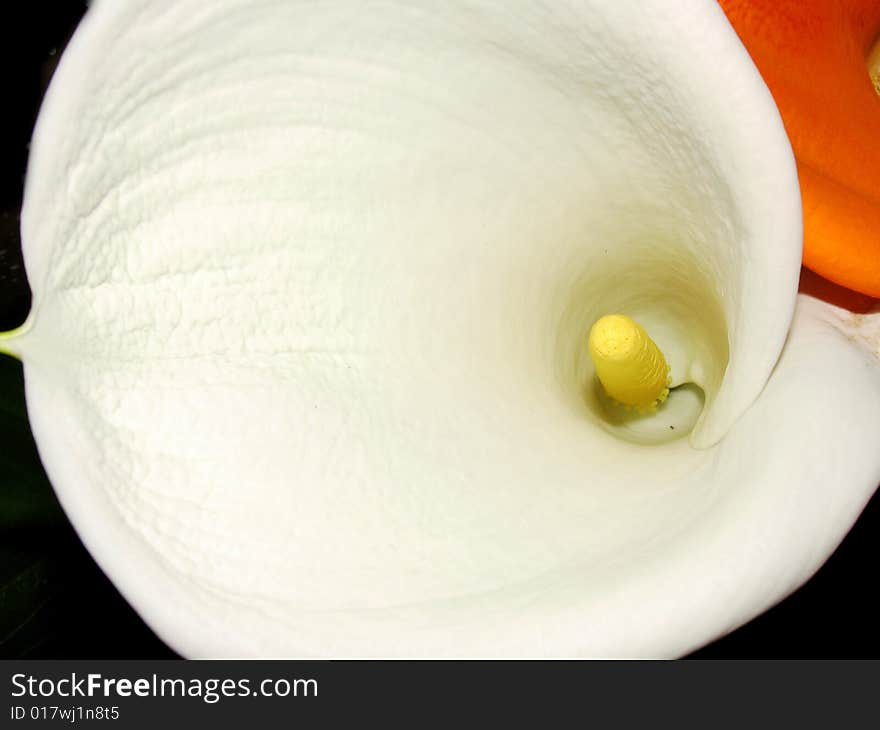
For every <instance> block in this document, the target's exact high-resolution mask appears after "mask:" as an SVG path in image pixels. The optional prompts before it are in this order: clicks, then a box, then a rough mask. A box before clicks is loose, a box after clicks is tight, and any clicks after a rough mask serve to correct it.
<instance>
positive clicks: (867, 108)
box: [719, 0, 880, 297]
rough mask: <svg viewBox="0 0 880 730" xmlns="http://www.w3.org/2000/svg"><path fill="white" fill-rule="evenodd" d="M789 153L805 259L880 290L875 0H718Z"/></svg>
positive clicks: (879, 25)
mask: <svg viewBox="0 0 880 730" xmlns="http://www.w3.org/2000/svg"><path fill="white" fill-rule="evenodd" d="M719 2H720V4H721V6H722V7H723V8H724V11H725V12H726V13H727V16H728V18H729V19H730V22H731V23H732V24H733V26H734V28H735V29H736V31H737V33H738V34H739V35H740V38H741V39H742V40H743V42H744V43H745V45H746V47H747V48H748V50H749V53H750V54H751V55H752V58H753V59H754V61H755V64H756V65H757V66H758V69H759V70H760V71H761V73H762V75H763V76H764V80H765V81H766V83H767V85H768V86H769V87H770V90H771V92H772V93H773V96H774V98H775V99H776V103H777V105H778V106H779V110H780V112H781V113H782V118H783V121H784V122H785V127H786V130H787V132H788V135H789V137H790V139H791V144H792V147H793V148H794V152H795V156H796V157H797V164H798V174H799V177H800V183H801V193H802V197H803V206H804V263H805V264H806V265H807V266H808V267H809V268H811V269H813V270H814V271H816V272H818V273H819V274H821V275H822V276H824V277H826V278H828V279H831V280H832V281H834V282H837V283H838V284H842V285H844V286H847V287H850V288H852V289H855V290H857V291H860V292H863V293H865V294H870V295H872V296H875V297H876V296H880V95H878V91H877V88H876V85H877V84H880V80H878V79H880V53H878V51H877V46H876V43H877V39H878V35H880V2H878V1H877V0H719Z"/></svg>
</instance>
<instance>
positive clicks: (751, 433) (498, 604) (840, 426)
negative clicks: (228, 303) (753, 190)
mask: <svg viewBox="0 0 880 730" xmlns="http://www.w3.org/2000/svg"><path fill="white" fill-rule="evenodd" d="M798 299H799V307H798V311H797V315H796V318H795V322H794V325H793V328H792V332H791V335H790V337H789V340H788V343H787V345H786V348H785V350H784V351H783V355H782V357H781V359H780V361H779V363H778V364H777V367H776V369H775V370H774V373H773V376H772V377H771V379H770V382H769V383H768V385H767V387H766V389H765V390H764V393H763V394H762V396H761V398H760V399H759V400H758V401H757V402H756V403H755V404H754V406H753V407H752V408H751V409H750V410H749V411H748V412H747V413H746V415H745V416H744V417H743V419H741V421H740V422H739V423H737V424H736V426H734V428H733V429H732V431H731V432H730V433H729V434H728V435H727V437H726V438H725V439H724V441H723V442H722V444H721V445H720V446H719V450H718V457H717V458H718V460H719V461H720V462H722V463H723V464H724V466H723V467H719V472H718V473H717V475H716V477H715V479H714V480H713V484H712V485H711V486H712V488H713V491H715V492H719V493H720V492H724V493H725V494H724V498H723V500H722V501H720V502H719V503H718V504H716V505H714V506H713V508H712V509H711V510H710V511H708V512H707V513H706V514H704V515H702V516H701V521H700V524H699V526H698V528H697V529H694V530H692V531H690V532H687V533H685V534H683V535H681V536H680V537H679V539H677V540H674V541H672V542H671V543H670V544H667V545H664V546H662V549H660V550H657V551H655V552H646V553H645V554H644V557H643V561H642V562H641V564H640V565H639V566H638V571H636V572H634V573H633V574H630V575H627V576H625V577H624V578H623V579H621V580H618V579H617V577H616V576H613V575H609V576H606V580H605V581H603V582H602V583H601V584H598V586H597V587H598V590H597V591H585V590H584V585H583V584H582V583H581V582H579V580H578V574H577V571H572V572H571V574H570V575H568V576H564V577H563V578H562V579H560V580H559V581H558V582H557V583H556V584H555V585H554V584H553V583H552V582H551V583H550V584H549V588H548V585H542V584H540V583H538V584H536V585H535V586H534V587H533V590H532V591H531V592H530V591H529V590H528V586H526V590H523V591H522V592H520V593H519V595H517V594H513V595H505V594H503V593H500V594H496V595H494V596H493V595H487V596H485V597H480V598H478V599H475V600H474V601H473V602H472V604H468V603H467V602H459V603H456V602H451V603H450V605H448V606H444V607H443V608H442V610H441V611H439V612H438V615H437V616H436V617H432V618H433V619H434V621H436V623H434V621H428V620H426V617H425V615H424V613H423V612H422V611H420V610H419V607H402V608H399V609H395V610H390V611H387V612H372V615H367V616H365V617H362V618H360V619H358V617H356V616H352V615H346V614H331V615H329V616H326V617H322V618H323V620H322V621H318V622H316V621H315V618H316V617H313V616H292V617H286V618H285V619H279V618H277V617H276V618H275V619H274V620H272V621H271V622H270V625H274V630H275V632H276V633H275V634H274V635H273V634H272V633H271V632H270V633H264V634H263V635H262V636H260V637H259V638H255V637H253V636H248V635H247V634H248V627H249V626H253V625H261V624H265V623H266V621H267V617H266V616H265V614H263V613H262V612H261V611H260V610H259V608H258V607H252V608H249V609H248V610H247V611H245V612H243V613H242V614H239V615H230V614H229V613H228V612H227V611H226V610H224V608H225V606H224V603H223V600H222V599H220V600H218V599H217V598H216V597H214V596H211V595H210V594H205V593H204V592H200V591H196V590H194V589H193V585H192V584H191V583H190V582H189V581H188V580H187V578H186V576H183V575H176V574H175V573H174V571H172V570H169V566H168V565H167V564H166V563H165V562H164V561H163V560H161V559H160V558H159V557H158V556H157V555H156V553H155V552H154V551H153V550H151V549H150V548H149V547H148V546H147V545H146V544H145V543H144V542H143V541H142V540H141V539H140V538H139V537H138V535H137V533H135V532H133V531H132V530H131V529H130V528H129V527H128V526H127V525H126V524H124V523H123V522H121V521H120V519H119V513H118V510H117V508H116V507H115V506H114V504H113V503H112V502H111V501H110V500H109V499H108V496H107V492H106V491H105V489H104V488H103V486H102V485H100V484H97V483H94V482H92V481H90V480H89V478H88V471H87V470H84V469H83V465H82V464H81V463H80V462H79V461H78V460H77V459H76V458H75V457H74V455H73V454H72V452H71V450H70V442H69V438H66V437H69V432H67V429H66V428H65V426H66V421H67V413H65V411H66V409H63V408H62V410H61V411H60V412H59V405H60V404H63V405H66V403H67V399H68V395H67V394H66V393H65V392H64V389H63V387H62V388H59V387H57V386H55V384H54V383H53V382H52V381H51V380H48V381H44V380H43V379H41V378H40V373H39V372H33V370H31V369H28V371H27V389H28V390H27V393H28V403H29V412H30V414H31V419H32V427H33V429H34V433H35V436H36V438H37V441H38V443H39V444H40V452H41V455H42V456H43V459H44V464H45V465H46V468H47V471H48V472H49V476H50V479H51V480H52V483H53V484H61V485H64V488H63V489H61V490H59V491H58V495H59V498H60V500H61V502H62V504H63V506H64V509H65V511H66V512H67V513H68V515H69V516H70V518H71V520H72V522H73V524H74V525H75V526H76V528H77V531H78V533H79V535H80V536H81V537H82V539H83V542H84V543H85V545H86V547H87V548H88V549H89V551H90V552H91V553H92V555H93V556H95V558H96V560H98V562H99V564H100V565H101V567H102V568H103V569H104V570H105V571H106V572H107V574H108V575H109V576H110V578H111V579H112V580H113V582H114V584H115V585H116V586H117V587H118V588H119V590H120V591H121V592H122V593H123V595H124V596H126V598H127V599H128V600H129V601H130V602H131V604H132V605H133V606H134V607H135V608H136V609H137V610H138V612H139V613H140V614H141V616H142V617H143V618H144V619H145V620H146V621H147V622H148V623H149V625H150V626H151V627H152V628H153V629H154V630H155V631H156V632H157V634H158V635H159V636H160V637H161V638H162V639H163V640H165V641H166V642H167V643H168V644H169V645H170V646H172V647H173V648H175V649H176V650H177V651H179V652H181V653H182V654H184V655H185V656H188V657H230V656H264V657H270V656H278V657H310V656H535V655H540V656H560V657H563V656H569V657H598V656H612V657H628V656H633V657H637V656H641V657H645V656H648V657H675V656H681V655H683V654H685V653H687V652H689V651H690V650H693V649H696V648H698V647H700V646H701V645H703V644H705V643H707V642H709V641H711V640H712V639H714V638H716V637H718V636H721V635H723V634H725V633H727V632H729V631H732V630H733V629H735V628H737V627H738V626H740V625H742V624H743V623H745V622H747V621H748V620H750V619H751V618H753V617H754V616H756V615H758V614H759V613H761V612H762V611H763V610H765V609H767V608H769V607H770V606H772V605H774V604H775V603H777V602H778V601H779V600H781V599H782V598H784V597H785V596H787V595H788V594H789V593H791V592H792V591H794V590H795V589H796V588H798V587H799V586H800V585H802V584H803V583H804V582H805V581H806V580H807V579H808V578H810V577H811V576H812V575H813V573H814V572H815V571H816V570H817V569H818V568H819V567H820V566H821V565H822V564H823V563H824V562H825V560H826V559H827V558H828V557H829V556H830V554H831V553H832V552H833V551H834V549H835V548H836V547H837V545H838V544H839V543H840V541H841V540H842V538H843V537H844V536H845V534H846V533H847V532H848V531H849V529H850V527H851V526H852V524H853V523H854V522H855V520H856V518H857V517H858V515H859V513H860V512H861V510H862V509H863V507H864V506H865V504H866V503H867V501H868V500H869V499H870V497H871V495H872V494H873V492H874V490H875V489H876V487H877V484H878V482H880V457H878V455H877V449H876V443H877V436H876V434H877V433H878V429H880V367H878V362H877V353H871V352H870V351H869V350H868V349H867V348H863V347H861V346H859V345H855V344H853V343H852V341H851V340H850V336H851V332H847V331H846V330H843V329H841V327H840V319H841V318H844V319H845V318H846V314H847V313H845V312H842V311H841V310H837V309H836V308H833V307H831V306H830V305H827V304H825V303H823V302H819V301H817V300H814V299H811V298H809V297H806V296H803V295H801V296H799V297H798ZM874 316H875V318H880V315H874ZM875 324H876V322H875ZM875 336H876V335H875ZM832 383H833V384H837V387H830V384H832ZM808 455H809V456H808ZM817 455H819V456H821V458H816V457H817ZM72 457H74V458H72ZM755 464H758V465H760V474H758V475H756V476H755V478H753V479H749V478H740V479H736V476H738V473H739V472H745V473H746V474H748V472H749V471H750V468H751V469H754V468H755V467H754V465H755Z"/></svg>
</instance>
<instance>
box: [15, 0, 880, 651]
mask: <svg viewBox="0 0 880 730" xmlns="http://www.w3.org/2000/svg"><path fill="white" fill-rule="evenodd" d="M22 234H23V242H24V254H25V262H26V266H27V271H28V277H29V280H30V283H31V286H32V290H33V294H34V306H33V311H32V313H31V316H30V317H29V319H28V321H27V322H26V324H25V326H24V327H23V328H21V330H20V331H19V332H17V333H16V336H15V337H12V338H10V339H8V340H6V341H5V342H4V347H6V348H7V349H9V350H11V351H14V352H16V353H17V354H19V355H20V356H21V357H22V359H23V361H24V367H25V379H26V388H27V398H28V409H29V413H30V417H31V421H32V425H33V430H34V435H35V438H36V441H37V444H38V447H39V450H40V454H41V457H42V459H43V461H44V464H45V467H46V470H47V472H48V474H49V476H50V479H51V480H52V483H53V485H54V486H55V489H56V490H57V493H58V496H59V498H60V500H61V502H62V504H63V506H64V508H65V509H66V511H67V513H68V514H69V515H70V518H71V520H72V521H73V523H74V525H75V526H76V528H77V530H78V531H79V534H80V535H81V537H82V539H83V541H84V542H85V544H86V546H87V547H88V548H89V550H90V551H91V552H92V554H93V555H94V557H95V558H96V560H97V561H98V563H99V564H100V565H101V566H102V567H103V569H104V570H105V571H106V572H107V573H108V575H109V576H110V577H111V578H112V580H113V581H114V582H115V584H116V585H117V586H118V587H119V589H120V590H121V591H122V593H123V594H124V595H125V596H126V597H127V599H128V600H129V601H130V602H131V603H132V605H133V606H135V608H136V609H137V610H138V611H139V612H140V613H141V614H142V615H143V617H144V618H145V619H146V620H147V622H148V623H149V624H150V625H151V626H152V627H153V628H154V629H155V630H156V631H157V632H158V634H159V635H160V636H161V637H162V638H163V639H165V640H166V641H167V642H168V643H169V644H170V645H171V646H173V647H174V648H175V649H177V650H179V651H181V652H182V653H184V654H185V655H188V656H230V655H257V656H274V655H281V656H351V655H359V656H360V655H460V656H461V655H465V656H474V655H481V656H489V655H492V656H497V655H520V656H523V655H525V656H536V655H537V656H553V655H569V656H576V655H590V656H596V655H615V656H628V655H650V656H666V655H670V656H673V655H679V654H682V653H684V652H686V651H688V650H689V649H692V648H694V647H696V646H699V645H700V644H703V643H705V642H706V641H708V640H710V639H712V638H713V637H715V636H718V635H719V634H721V633H723V632H725V631H728V630H730V629H732V628H734V627H736V626H737V625H739V624H741V623H743V622H744V621H747V620H748V619H750V618H751V617H753V616H754V615H756V614H757V613H758V612H760V611H762V610H763V609H765V608H767V607H768V606H770V605H771V604H773V603H774V602H776V601H778V600H779V599H780V598H782V597H783V596H784V595H786V594H787V593H788V592H789V591H791V590H793V589H794V588H795V587H797V586H798V585H799V584H800V583H802V582H803V581H804V580H806V579H807V578H808V577H809V576H810V575H811V574H812V572H813V571H815V570H816V568H817V567H818V566H819V565H820V564H821V563H822V562H823V561H824V559H825V558H826V557H827V556H828V555H829V554H830V552H831V551H832V550H833V549H834V547H835V546H836V545H837V543H838V542H839V540H840V539H841V538H842V537H843V535H844V534H845V532H846V531H847V530H848V528H849V526H850V525H851V524H852V522H853V521H854V520H855V518H856V516H857V515H858V513H859V511H860V509H861V508H862V506H863V505H864V503H865V502H866V500H867V499H868V498H869V496H870V495H871V493H872V492H873V490H874V488H875V487H876V485H877V482H878V481H880V450H878V449H877V447H876V434H877V433H878V432H880V363H878V345H877V341H876V339H877V322H878V317H877V315H871V316H865V317H862V318H861V319H856V318H853V317H851V316H849V315H848V314H847V313H846V312H844V311H842V310H837V309H834V308H832V307H830V306H829V305H826V304H824V303H821V302H818V301H816V300H813V299H810V298H808V297H803V296H801V297H798V296H797V295H796V287H797V280H798V272H799V265H800V257H801V224H800V200H799V196H798V188H797V179H796V174H795V167H794V162H793V159H792V154H791V150H790V148H789V145H788V142H787V139H786V137H785V134H784V131H783V128H782V124H781V122H780V119H779V116H778V114H777V111H776V109H775V107H774V105H773V102H772V99H771V97H770V95H769V93H768V91H767V89H766V88H765V86H764V84H763V82H762V81H761V79H760V76H759V75H758V73H757V71H756V70H755V69H754V67H753V66H752V64H751V62H750V60H749V58H748V55H747V54H746V52H745V50H744V49H743V48H742V46H741V44H740V42H739V41H738V39H737V37H736V35H735V33H734V32H733V31H732V30H731V28H730V27H729V25H728V23H727V21H726V19H725V17H724V15H723V13H722V12H721V10H720V9H719V8H718V7H717V6H716V5H715V3H713V2H703V1H698V0H688V1H684V0H683V1H681V2H673V3H670V2H666V1H664V2H653V1H652V2H617V3H607V2H600V1H599V0H594V1H581V2H573V1H571V2H569V1H564V0H556V1H554V2H547V3H537V2H522V3H510V2H490V1H489V0H473V1H471V2H464V1H462V2H449V3H433V2H415V3H412V2H408V3H399V2H375V3H374V2H354V1H352V2H334V3H309V2H293V1H288V0H283V1H282V0H276V1H275V2H267V1H266V0H263V1H261V2H256V0H224V2H214V1H211V2H208V1H207V0H185V1H179V2H174V3H170V2H162V1H161V0H153V1H149V0H137V1H135V0H132V1H131V2H126V3H113V2H108V1H107V0H98V1H97V2H95V3H93V4H92V7H91V8H90V10H89V13H88V15H87V17H86V19H85V21H84V22H83V24H82V25H81V27H80V28H79V30H78V31H77V33H76V35H75V37H74V38H73V40H72V42H71V44H70V46H69V48H68V50H67V52H66V53H65V55H64V57H63V59H62V61H61V64H60V66H59V68H58V71H57V73H56V76H55V78H54V80H53V82H52V85H51V87H50V89H49V92H48V94H47V97H46V101H45V104H44V108H43V110H42V112H41V114H40V119H39V121H38V124H37V129H36V132H35V136H34V140H33V145H32V157H31V161H30V167H29V172H28V179H27V186H26V199H25V207H24V211H23V217H22ZM610 312H621V313H624V314H628V315H630V316H632V317H633V318H635V319H636V320H638V321H639V322H640V323H641V324H642V325H644V327H645V329H646V330H647V331H648V332H650V333H651V337H652V338H654V339H655V340H656V342H657V343H658V345H659V346H660V347H661V349H662V351H663V353H664V354H665V355H666V358H667V360H668V363H669V366H670V368H671V378H672V386H673V387H675V386H680V385H682V384H693V385H685V387H684V388H681V389H679V390H678V391H673V393H672V394H671V395H670V397H669V399H668V402H667V403H666V404H664V407H663V408H661V409H658V411H657V412H656V413H655V414H650V415H649V416H647V417H646V418H640V419H635V420H632V421H628V420H626V419H624V420H622V421H614V419H613V418H610V417H609V415H608V412H606V411H604V410H603V408H602V404H601V402H600V401H599V400H598V399H597V396H596V395H595V393H594V391H593V390H592V389H591V385H590V384H591V383H592V382H593V373H592V371H591V369H590V368H591V365H590V360H589V356H588V354H587V350H586V348H587V334H588V332H589V330H590V326H591V324H592V323H593V322H594V321H595V320H596V319H598V318H599V317H600V316H602V315H604V314H607V313H610ZM783 346H784V347H783ZM676 403H678V404H679V405H676ZM695 403H696V404H697V407H696V408H695V409H694V407H693V406H694V404H695ZM676 408H679V409H680V411H679V410H676ZM681 414H684V415H681ZM688 414H691V415H688ZM663 419H668V420H663ZM676 419H679V420H676ZM676 424H678V426H679V428H678V432H677V433H676V432H675V431H676V429H675V426H676ZM670 427H671V428H670ZM688 432H689V438H681V437H679V436H680V435H684V434H687V433H688ZM660 434H662V436H660ZM646 441H647V442H651V443H652V444H653V445H646V444H645V443H644V442H646Z"/></svg>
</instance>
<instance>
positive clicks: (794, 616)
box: [0, 0, 880, 659]
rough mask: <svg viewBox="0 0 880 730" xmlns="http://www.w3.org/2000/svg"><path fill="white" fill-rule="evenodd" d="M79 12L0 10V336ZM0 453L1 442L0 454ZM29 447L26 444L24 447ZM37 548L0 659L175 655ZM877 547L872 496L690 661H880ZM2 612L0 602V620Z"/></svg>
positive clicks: (55, 533) (32, 531)
mask: <svg viewBox="0 0 880 730" xmlns="http://www.w3.org/2000/svg"><path fill="white" fill-rule="evenodd" d="M85 7H86V4H85V2H80V1H77V0H54V1H53V0H40V1H33V0H31V1H30V2H26V3H23V4H15V3H4V4H3V10H0V14H2V15H0V19H2V22H0V27H2V28H3V34H4V40H3V51H2V52H3V54H4V56H5V57H4V59H3V74H4V80H5V83H4V85H3V88H2V89H0V94H2V98H3V106H2V108H3V111H2V115H0V124H2V127H0V149H2V157H0V160H2V164H0V186H2V188H0V331H3V330H7V329H10V328H12V327H15V326H17V325H19V324H20V323H21V322H22V321H23V320H24V318H25V316H26V314H27V311H28V307H29V296H30V295H29V292H28V289H27V283H26V281H25V279H24V274H23V269H22V267H21V253H20V246H21V244H20V240H19V232H18V214H19V209H20V206H21V195H22V185H23V181H24V173H25V166H26V162H27V145H28V140H29V138H30V134H31V130H32V128H33V123H34V120H35V119H36V114H37V110H38V108H39V103H40V99H41V97H42V93H43V90H44V89H45V85H46V83H47V82H48V79H49V77H50V75H51V72H52V69H53V68H54V64H55V62H56V61H57V59H58V57H59V55H60V53H61V51H62V49H63V47H64V44H65V42H66V40H67V39H68V38H69V36H70V33H71V32H72V30H73V28H74V27H75V25H76V23H77V21H78V19H79V18H80V17H81V15H82V13H83V12H84V11H85ZM829 387H833V385H832V384H829ZM878 440H880V439H878ZM6 447H7V445H6V444H4V443H0V449H2V448H6ZM27 448H30V449H33V444H32V442H31V443H29V444H27ZM48 499H51V497H49V498H48ZM37 547H38V548H39V550H40V551H41V555H43V556H45V557H44V558H42V559H43V560H44V562H45V563H46V564H45V565H43V568H44V570H43V572H42V573H41V575H42V576H43V577H42V578H41V580H42V581H43V582H44V583H46V585H45V586H43V589H44V590H43V593H42V594H41V595H43V596H44V597H45V596H48V598H45V599H41V601H40V603H39V604H37V605H34V606H33V611H32V612H31V614H30V615H29V617H28V622H29V624H28V628H31V629H32V628H33V627H34V625H35V623H36V625H37V626H38V627H39V631H38V632H31V633H32V634H33V636H36V637H37V638H36V639H33V640H28V641H23V640H21V641H18V640H17V639H19V638H20V636H21V635H22V632H21V631H18V629H17V630H16V633H17V635H16V636H0V657H5V658H19V657H22V658H25V657H26V658H35V659H36V658H80V659H88V658H92V659H97V658H106V659H112V658H129V659H134V658H141V659H146V658H153V659H160V658H169V657H173V656H174V653H173V652H172V651H171V650H170V649H168V648H167V647H166V646H165V645H164V644H163V643H162V642H161V641H159V640H158V639H157V638H156V637H155V636H154V635H153V634H152V632H151V631H150V630H149V629H148V628H147V627H146V626H145V625H144V624H143V623H142V622H141V621H140V619H139V617H138V616H137V614H136V613H135V612H134V611H133V610H132V609H131V608H129V606H128V605H127V604H126V603H125V601H124V600H123V599H122V598H121V597H120V596H119V594H118V593H117V591H116V589H115V588H114V587H113V585H112V584H111V583H110V582H109V581H108V580H107V578H106V577H105V576H104V575H103V574H102V573H101V571H100V570H99V569H98V567H97V566H96V565H95V564H94V562H93V561H92V560H91V557H90V556H89V555H88V553H87V552H86V551H85V549H84V548H83V547H82V545H81V544H80V542H79V540H78V538H77V537H76V535H75V533H74V532H73V530H72V529H71V528H70V526H69V525H67V523H66V521H65V520H64V519H63V518H60V519H58V520H55V521H54V522H53V521H50V524H41V525H36V526H30V527H28V528H27V529H21V528H20V529H10V528H4V529H2V530H0V548H6V549H8V550H11V551H13V552H14V551H27V550H30V549H36V548H37ZM878 547H880V496H878V495H875V497H874V499H873V500H872V501H871V503H870V504H869V505H868V507H867V509H866V510H865V512H864V514H863V515H862V517H861V518H860V520H859V522H858V523H857V525H856V526H855V528H854V529H853V530H852V532H851V533H850V534H849V536H848V537H847V538H846V539H845V540H844V542H843V544H842V545H841V547H840V548H839V549H838V550H837V552H836V553H835V554H834V555H833V556H832V557H831V559H830V560H829V561H828V563H827V564H826V565H825V566H824V567H823V568H822V569H821V570H820V571H819V573H818V574H817V575H816V577H814V578H813V579H812V580H811V581H810V582H809V583H808V584H807V585H806V586H804V587H803V588H802V589H800V590H799V591H797V592H796V593H795V594H794V595H792V596H791V597H789V598H788V599H787V600H785V601H784V602H783V603H781V604H780V605H779V606H777V607H776V608H774V609H772V610H770V611H768V612H767V613H765V614H764V615H763V616H761V617H759V618H758V619H756V620H754V621H752V622H751V623H750V624H748V625H747V626H745V627H743V628H742V629H739V630H738V631H736V632H734V633H733V634H731V635H729V636H727V637H725V638H723V639H721V640H719V641H716V642H715V643H713V644H710V645H709V646H707V647H705V648H703V649H702V650H700V651H698V652H696V653H695V654H694V655H692V656H693V657H694V658H746V657H749V658H771V657H772V658H877V657H880V629H878V616H880V600H878V598H877V597H876V593H875V590H874V589H875V587H876V583H877V562H878V556H880V551H878ZM7 554H9V553H7ZM71 576H75V580H71ZM0 596H2V594H0ZM3 610H4V606H3V604H2V597H0V614H2V611H3ZM24 633H25V634H26V633H27V632H24Z"/></svg>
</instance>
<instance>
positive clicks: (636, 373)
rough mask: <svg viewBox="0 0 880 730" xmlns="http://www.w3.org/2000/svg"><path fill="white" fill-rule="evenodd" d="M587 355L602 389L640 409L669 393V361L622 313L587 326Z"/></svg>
mask: <svg viewBox="0 0 880 730" xmlns="http://www.w3.org/2000/svg"><path fill="white" fill-rule="evenodd" d="M589 345H590V356H591V357H592V358H593V364H594V365H595V366H596V375H597V377H598V378H599V382H600V383H602V387H603V388H605V392H606V393H608V395H610V396H611V397H612V398H613V399H614V400H616V401H618V402H619V403H622V404H623V405H626V406H632V407H634V408H637V409H639V410H642V411H648V410H653V409H654V408H656V407H657V405H658V404H659V403H662V402H663V401H664V400H666V396H667V395H669V365H667V363H666V358H665V357H663V353H662V352H661V351H660V348H659V347H657V345H656V343H655V342H654V340H652V339H651V338H650V337H649V336H648V333H647V332H645V330H644V328H643V327H642V326H641V325H640V324H639V323H638V322H635V321H634V320H632V319H631V318H630V317H627V316H626V315H625V314H609V315H606V316H604V317H602V318H601V319H599V320H597V321H596V323H595V324H594V325H593V327H592V328H591V329H590V341H589Z"/></svg>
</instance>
